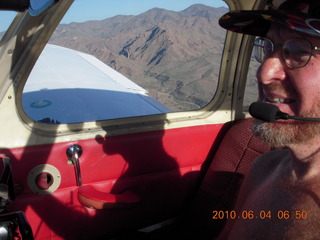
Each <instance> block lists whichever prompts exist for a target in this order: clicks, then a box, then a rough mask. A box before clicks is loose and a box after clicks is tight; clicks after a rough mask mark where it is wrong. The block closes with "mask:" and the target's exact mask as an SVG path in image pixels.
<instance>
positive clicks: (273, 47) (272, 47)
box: [253, 37, 320, 69]
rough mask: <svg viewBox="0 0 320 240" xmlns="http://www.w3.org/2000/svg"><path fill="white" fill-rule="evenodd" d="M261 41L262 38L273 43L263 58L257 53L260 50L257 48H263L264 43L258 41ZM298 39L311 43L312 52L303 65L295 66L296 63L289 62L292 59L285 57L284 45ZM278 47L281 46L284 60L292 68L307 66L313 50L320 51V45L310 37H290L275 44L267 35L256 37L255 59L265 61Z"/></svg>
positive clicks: (254, 46)
mask: <svg viewBox="0 0 320 240" xmlns="http://www.w3.org/2000/svg"><path fill="white" fill-rule="evenodd" d="M259 40H260V41H261V40H263V41H265V42H269V43H270V44H271V45H270V46H271V51H269V52H268V53H264V58H263V59H262V58H259V57H257V55H258V54H259V53H258V52H259V51H257V50H256V49H259V47H260V48H261V47H262V45H259V44H258V43H256V42H257V41H259ZM297 40H302V41H304V42H307V43H308V44H309V45H310V53H309V58H308V60H306V61H305V63H304V64H303V65H301V66H294V65H291V64H290V63H289V62H290V59H287V58H286V57H285V51H284V50H285V49H284V46H285V45H286V44H287V43H288V42H290V41H297ZM278 47H281V50H282V51H281V54H282V58H283V60H284V62H285V63H286V65H287V66H288V67H289V68H291V69H295V68H303V67H305V66H306V65H307V64H308V63H309V62H310V60H311V58H312V56H313V52H314V51H320V47H317V46H314V45H313V44H312V42H311V41H309V40H308V39H304V38H293V39H289V40H287V41H285V42H284V43H277V44H274V43H273V41H272V40H271V39H269V38H266V37H258V38H256V39H255V40H254V42H253V48H254V49H253V50H254V52H253V53H254V57H255V59H256V60H257V61H258V62H259V63H261V64H262V63H263V62H264V61H265V60H266V59H267V58H268V57H270V56H271V55H272V53H273V52H274V51H275V50H276V49H277V48H278ZM291 61H293V60H291Z"/></svg>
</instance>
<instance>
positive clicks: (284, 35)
mask: <svg viewBox="0 0 320 240" xmlns="http://www.w3.org/2000/svg"><path fill="white" fill-rule="evenodd" d="M266 37H267V38H270V39H277V40H282V41H286V40H288V39H293V38H303V39H308V40H309V41H311V42H312V43H318V45H319V44H320V37H315V36H312V35H310V34H306V33H302V32H298V31H295V30H292V29H289V28H287V27H284V26H281V25H278V24H272V25H271V27H270V29H269V31H268V33H267V35H266Z"/></svg>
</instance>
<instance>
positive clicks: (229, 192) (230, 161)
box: [191, 118, 270, 239]
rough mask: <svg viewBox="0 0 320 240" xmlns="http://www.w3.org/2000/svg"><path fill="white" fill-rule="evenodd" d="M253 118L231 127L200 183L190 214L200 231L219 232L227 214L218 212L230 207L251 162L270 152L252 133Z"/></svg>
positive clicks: (207, 232)
mask: <svg viewBox="0 0 320 240" xmlns="http://www.w3.org/2000/svg"><path fill="white" fill-rule="evenodd" d="M253 121H254V120H253V119H252V118H249V119H244V120H240V121H239V122H237V123H235V124H234V125H233V126H231V128H230V129H229V130H228V131H227V133H226V135H225V136H224V138H223V140H222V142H221V144H220V146H219V148H218V150H217V152H216V154H215V156H214V158H213V160H212V162H211V165H210V167H209V169H208V171H207V173H206V175H205V177H204V180H203V182H202V183H201V186H200V189H199V192H198V194H197V197H196V199H195V203H194V205H193V207H192V214H191V215H192V218H193V219H192V222H193V224H196V229H197V230H196V231H197V232H198V233H200V234H203V235H206V236H207V237H214V236H217V235H218V234H219V233H220V231H221V230H222V228H223V225H224V223H225V220H226V214H227V213H225V216H224V217H223V216H221V214H220V216H219V215H218V213H219V211H224V212H225V211H231V210H232V209H233V207H234V204H235V202H236V198H237V195H238V192H239V189H240V186H241V184H242V182H243V179H244V177H245V176H246V174H247V173H248V171H249V169H250V165H251V163H252V161H253V160H254V159H256V158H257V157H258V156H260V155H261V154H263V153H265V152H268V151H270V148H269V146H267V145H266V144H264V143H263V142H262V141H261V140H259V139H258V138H257V137H256V136H255V135H254V134H253V132H252V130H251V129H252V125H253ZM222 215H223V214H222ZM213 218H217V219H213ZM219 218H222V219H219ZM204 237H205V236H204ZM203 239H204V238H203Z"/></svg>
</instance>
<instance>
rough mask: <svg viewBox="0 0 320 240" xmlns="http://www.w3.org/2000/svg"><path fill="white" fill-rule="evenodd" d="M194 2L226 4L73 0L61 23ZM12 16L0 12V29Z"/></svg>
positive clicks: (186, 4) (174, 7)
mask: <svg viewBox="0 0 320 240" xmlns="http://www.w3.org/2000/svg"><path fill="white" fill-rule="evenodd" d="M196 3H202V4H205V5H208V6H212V7H221V6H225V7H226V6H227V5H226V4H225V3H224V2H223V1H222V0H135V1H133V0H75V1H74V3H73V5H72V6H71V8H70V10H69V11H68V12H67V15H66V16H65V18H64V19H63V20H62V23H70V22H85V21H87V20H101V19H105V18H108V17H113V16H115V15H119V14H121V15H137V14H140V13H143V12H145V11H147V10H149V9H151V8H154V7H158V8H164V9H168V10H173V11H181V10H184V9H186V8H187V7H189V6H191V5H193V4H196ZM14 16H15V13H14V12H3V11H1V12H0V31H4V30H6V28H7V27H8V25H9V24H10V23H11V21H12V19H13V17H14Z"/></svg>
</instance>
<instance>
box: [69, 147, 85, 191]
mask: <svg viewBox="0 0 320 240" xmlns="http://www.w3.org/2000/svg"><path fill="white" fill-rule="evenodd" d="M66 154H67V157H68V160H70V161H71V162H72V164H73V165H74V171H75V175H76V181H77V186H78V187H81V186H82V180H81V171H80V161H79V160H80V157H81V155H82V147H81V146H80V145H78V144H73V145H71V146H70V147H68V149H67V151H66Z"/></svg>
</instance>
